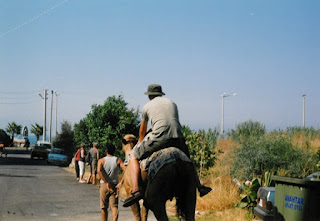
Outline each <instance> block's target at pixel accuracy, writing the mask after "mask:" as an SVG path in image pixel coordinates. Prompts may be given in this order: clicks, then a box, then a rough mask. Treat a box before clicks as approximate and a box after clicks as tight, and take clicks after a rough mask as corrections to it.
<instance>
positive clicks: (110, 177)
mask: <svg viewBox="0 0 320 221" xmlns="http://www.w3.org/2000/svg"><path fill="white" fill-rule="evenodd" d="M114 152H115V147H114V146H113V145H112V144H108V145H107V148H106V154H107V156H105V157H104V158H102V159H100V160H99V161H98V174H99V176H100V178H101V180H100V209H101V217H102V220H103V221H106V220H108V206H109V204H110V208H111V212H112V220H113V221H116V220H118V194H117V191H116V187H117V188H119V187H120V186H121V185H119V184H118V182H119V177H118V175H119V168H121V169H122V170H125V169H126V168H125V166H124V164H123V161H122V160H121V159H120V158H117V157H115V156H113V155H114Z"/></svg>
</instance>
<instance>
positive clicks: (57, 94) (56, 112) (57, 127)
mask: <svg viewBox="0 0 320 221" xmlns="http://www.w3.org/2000/svg"><path fill="white" fill-rule="evenodd" d="M54 93H55V94H56V134H55V137H57V134H58V132H57V131H58V127H57V122H58V120H57V119H58V95H59V93H58V92H57V91H55V92H54Z"/></svg>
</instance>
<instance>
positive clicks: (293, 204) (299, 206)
mask: <svg viewBox="0 0 320 221" xmlns="http://www.w3.org/2000/svg"><path fill="white" fill-rule="evenodd" d="M303 205H304V199H303V198H302V197H298V196H290V195H286V196H285V205H284V206H285V208H288V209H292V210H296V211H300V212H303Z"/></svg>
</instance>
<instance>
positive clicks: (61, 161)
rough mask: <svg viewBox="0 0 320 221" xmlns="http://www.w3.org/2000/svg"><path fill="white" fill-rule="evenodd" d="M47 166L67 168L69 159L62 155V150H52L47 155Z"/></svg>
mask: <svg viewBox="0 0 320 221" xmlns="http://www.w3.org/2000/svg"><path fill="white" fill-rule="evenodd" d="M47 162H48V164H54V165H58V166H68V165H69V158H68V156H67V155H65V154H64V150H63V149H60V148H52V149H51V151H50V152H49V154H48V160H47Z"/></svg>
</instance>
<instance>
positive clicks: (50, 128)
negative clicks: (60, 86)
mask: <svg viewBox="0 0 320 221" xmlns="http://www.w3.org/2000/svg"><path fill="white" fill-rule="evenodd" d="M52 106H53V90H51V107H50V124H49V125H50V126H49V142H50V143H51V130H52Z"/></svg>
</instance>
